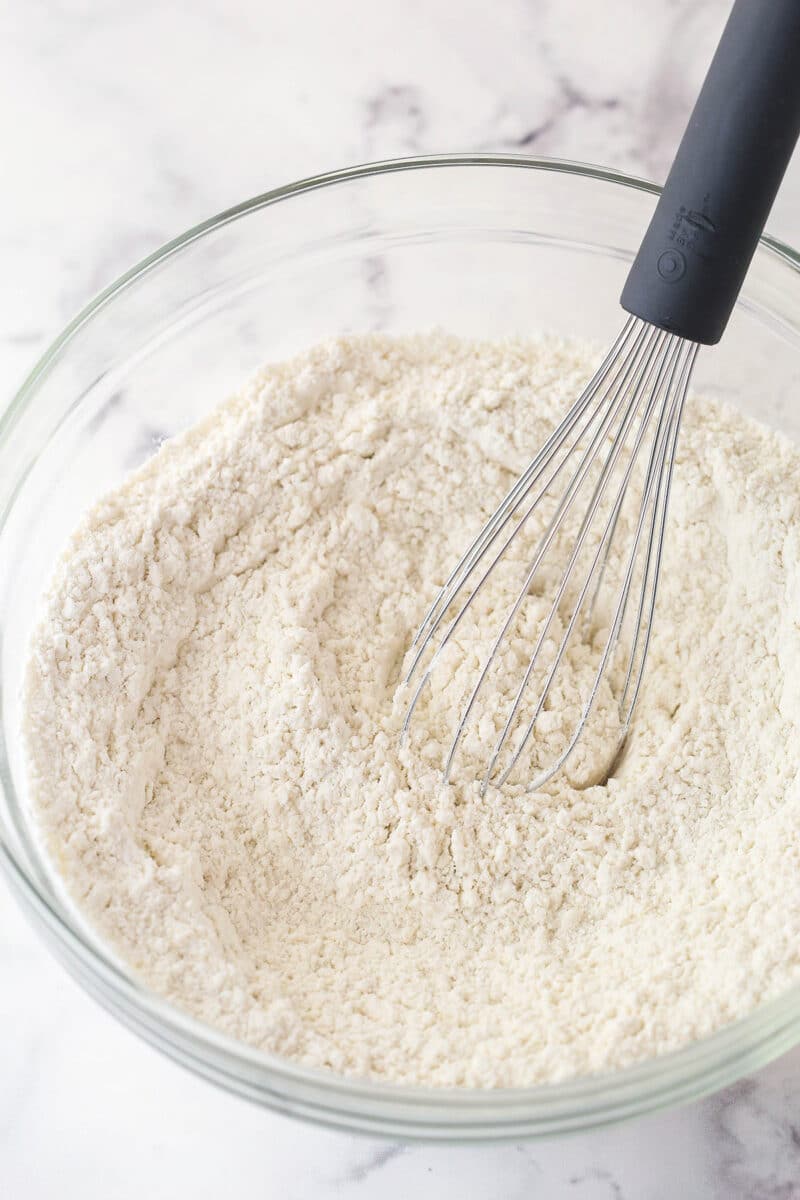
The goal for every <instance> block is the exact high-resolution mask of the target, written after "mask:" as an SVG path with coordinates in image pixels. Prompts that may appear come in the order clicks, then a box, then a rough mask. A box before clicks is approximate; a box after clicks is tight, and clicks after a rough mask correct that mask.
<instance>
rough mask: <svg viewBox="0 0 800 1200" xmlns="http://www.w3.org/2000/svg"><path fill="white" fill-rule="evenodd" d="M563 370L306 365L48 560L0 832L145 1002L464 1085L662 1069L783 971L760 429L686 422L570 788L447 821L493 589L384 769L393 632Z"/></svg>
mask: <svg viewBox="0 0 800 1200" xmlns="http://www.w3.org/2000/svg"><path fill="white" fill-rule="evenodd" d="M594 365H595V362H594V355H593V353H592V351H591V350H589V349H588V348H586V347H583V346H581V345H579V344H572V343H565V342H559V341H556V340H532V341H530V342H503V343H472V342H464V341H459V340H457V339H455V338H452V337H448V336H445V335H435V336H434V335H432V336H420V337H413V338H407V339H400V340H390V339H388V338H384V337H378V336H370V337H363V338H352V339H343V340H339V341H335V342H331V343H329V344H327V345H324V346H321V347H317V348H315V349H313V350H310V351H309V352H308V353H307V354H305V355H304V356H302V357H301V358H298V359H296V360H295V361H293V362H290V363H287V364H284V365H277V366H270V367H267V368H266V369H264V370H263V371H262V372H261V373H260V374H259V375H258V376H257V377H256V378H255V379H254V380H253V381H252V382H251V383H249V384H248V385H247V386H246V387H245V388H244V389H243V391H242V392H241V393H240V394H239V395H238V396H237V397H235V398H234V399H232V400H230V401H229V402H228V403H227V404H225V405H223V406H222V407H221V408H220V409H219V410H218V411H217V412H216V413H214V414H213V415H212V416H211V417H210V418H209V419H207V420H206V421H204V422H203V423H202V424H201V425H199V426H198V427H197V428H195V429H193V430H192V431H191V432H189V433H188V434H186V435H184V436H182V437H179V438H176V439H175V440H174V441H172V442H171V443H168V444H167V445H165V446H164V447H163V448H162V449H161V450H160V451H159V453H158V454H157V455H156V456H155V457H154V458H153V459H152V460H151V461H150V462H149V463H148V464H147V465H146V466H145V467H144V468H143V469H142V470H140V471H138V472H136V473H135V474H134V475H133V476H132V477H131V478H130V479H129V480H128V481H127V483H126V484H125V485H124V486H123V487H122V488H121V489H120V490H119V491H117V492H115V493H113V494H112V495H110V496H108V497H107V498H106V499H105V500H103V501H102V502H101V503H100V504H98V505H97V507H96V508H95V509H94V510H93V511H92V512H91V513H90V514H89V516H88V517H87V519H86V520H85V521H84V523H83V525H82V526H81V528H80V529H79V530H78V532H77V533H76V534H75V536H74V538H73V539H72V541H71V543H70V545H69V547H68V549H67V552H66V554H65V555H64V557H63V558H62V560H61V562H60V563H59V565H58V568H57V572H56V575H55V579H54V581H53V584H52V588H51V590H50V593H49V596H48V598H47V602H46V611H45V613H44V616H43V620H42V622H41V624H40V625H39V627H38V630H37V632H36V634H35V637H34V640H33V647H32V657H31V662H30V667H29V673H28V681H27V696H26V726H25V734H26V741H27V748H28V756H29V764H30V784H31V792H32V798H33V803H34V806H35V809H36V812H37V813H38V815H39V818H40V820H41V824H42V827H43V831H44V835H45V838H46V841H47V845H48V848H49V851H50V853H51V855H52V857H53V860H54V862H55V864H56V866H57V869H58V871H59V872H60V874H61V875H62V877H63V879H64V881H65V883H66V885H67V887H68V888H69V890H70V892H71V894H72V895H73V896H74V898H75V900H76V901H77V902H78V904H79V905H80V906H81V908H82V909H83V910H84V911H85V913H86V914H87V916H88V918H89V919H90V920H91V922H92V923H93V924H94V926H95V927H96V928H97V930H98V931H99V933H100V934H101V935H102V936H103V937H105V938H106V939H107V940H108V942H109V943H110V944H111V946H112V947H113V948H114V949H115V951H116V952H117V954H118V955H120V956H121V957H122V958H123V959H124V960H125V961H126V962H127V963H128V964H129V965H130V968H131V969H132V970H133V971H134V972H135V973H136V975H137V976H138V977H140V978H141V979H142V980H143V981H144V982H145V983H147V984H148V985H150V986H151V987H152V988H154V989H155V990H156V991H158V992H159V993H161V994H163V995H164V996H166V997H168V998H169V999H170V1000H171V1001H173V1002H174V1003H175V1004H176V1005H179V1006H181V1007H182V1008H184V1009H186V1010H188V1011H189V1012H190V1013H192V1014H193V1015H194V1016H196V1017H199V1018H201V1019H202V1020H205V1021H207V1022H210V1023H212V1024H213V1025H216V1026H219V1027H220V1028H222V1029H224V1030H226V1031H227V1032H228V1033H229V1034H232V1035H234V1036H236V1037H238V1038H241V1039H244V1040H246V1041H248V1042H250V1043H252V1044H253V1045H255V1046H258V1047H262V1048H263V1049H265V1050H269V1051H275V1052H278V1053H280V1054H284V1055H288V1056H290V1057H292V1058H294V1059H297V1060H299V1061H300V1062H303V1063H306V1064H309V1065H313V1066H318V1067H330V1068H333V1069H334V1070H336V1071H342V1072H346V1073H348V1074H356V1075H369V1076H373V1077H376V1078H381V1079H389V1080H397V1081H404V1082H414V1083H427V1084H434V1085H465V1086H480V1087H491V1086H501V1085H503V1086H504V1085H524V1084H532V1083H535V1082H538V1081H543V1080H556V1079H562V1078H565V1077H568V1076H572V1075H576V1074H580V1073H585V1072H590V1071H595V1070H600V1069H607V1068H613V1067H619V1066H622V1065H624V1064H626V1063H629V1062H632V1061H634V1060H637V1059H642V1058H645V1057H647V1056H650V1055H654V1054H658V1053H661V1052H663V1051H666V1050H669V1049H672V1048H674V1047H677V1046H679V1045H681V1044H683V1043H685V1042H687V1041H688V1040H690V1039H692V1038H696V1037H699V1036H701V1035H703V1034H706V1033H709V1032H710V1031H712V1030H714V1029H716V1028H718V1027H719V1026H721V1025H723V1024H725V1023H726V1022H728V1021H730V1020H731V1019H733V1018H735V1017H737V1016H739V1015H741V1014H743V1013H746V1012H747V1011H749V1010H750V1009H752V1008H753V1007H754V1006H755V1005H757V1004H759V1003H760V1002H762V1001H763V1000H765V999H766V998H768V997H770V996H773V995H775V994H776V993H778V992H780V991H781V989H783V988H786V987H787V986H788V985H789V984H790V983H791V982H793V981H795V980H797V979H798V977H800V950H798V941H797V930H798V929H799V928H800V886H799V882H800V840H799V839H798V837H797V830H798V827H800V781H799V780H798V768H799V767H800V749H798V747H800V740H799V739H800V626H798V617H797V613H798V599H797V597H798V596H800V537H799V536H798V531H799V530H800V511H799V510H800V493H799V492H798V484H797V481H798V479H800V452H798V451H797V450H796V449H794V448H793V447H791V446H790V445H789V443H788V442H786V441H784V440H782V439H779V438H778V437H777V436H776V435H774V434H772V433H770V432H769V431H767V430H766V429H765V428H762V427H760V426H758V425H756V424H753V423H751V422H748V421H746V420H745V419H744V418H743V417H741V416H740V415H738V414H737V413H736V412H734V411H733V410H732V409H728V408H726V407H723V406H720V405H718V404H716V403H712V402H710V401H702V402H701V401H695V400H690V402H689V405H688V407H687V412H686V416H685V420H684V427H683V429H682V434H681V440H680V443H679V452H678V462H677V467H676V473H675V480H674V488H673V499H672V505H671V520H670V528H669V536H668V543H667V550H666V559H665V563H664V568H663V579H662V587H661V592H660V596H659V611H658V620H657V626H656V632H655V635H654V638H653V642H652V647H651V650H650V657H649V660H648V672H647V676H646V680H645V685H644V688H643V691H642V694H641V697H640V700H639V705H638V708H637V719H636V722H635V727H634V733H633V736H632V739H631V742H630V745H629V747H628V750H627V752H626V755H625V757H624V759H623V761H622V762H621V764H620V765H619V767H618V768H617V769H616V770H615V771H614V773H613V775H612V777H611V778H610V779H609V780H608V782H607V783H606V784H604V785H602V786H589V787H586V786H581V787H576V786H573V784H574V783H575V782H576V781H575V780H574V779H572V780H570V778H569V777H567V778H566V779H565V778H562V779H561V780H559V781H557V782H554V783H552V784H550V785H548V786H547V787H546V788H545V789H544V790H542V791H541V792H537V793H534V794H528V793H526V792H525V790H524V786H523V784H522V783H520V782H517V783H515V784H513V785H512V786H508V787H507V788H506V789H504V790H503V791H502V792H496V791H492V792H490V793H488V794H487V796H486V797H484V798H481V797H480V795H479V791H478V786H477V783H476V782H475V781H476V779H477V778H478V777H479V774H480V772H481V768H482V766H483V764H485V762H486V749H487V747H490V745H491V742H492V740H493V738H494V737H496V734H497V732H498V729H499V727H500V725H501V717H502V715H503V714H502V712H501V710H500V708H499V706H497V705H494V706H492V705H489V706H488V707H486V708H485V709H484V711H483V713H482V716H481V719H480V721H478V722H477V723H476V728H475V732H474V733H473V734H472V735H471V737H470V738H468V739H466V741H465V745H464V748H463V753H462V755H461V756H460V760H459V767H458V770H457V772H456V775H455V778H454V782H453V784H452V785H451V786H449V787H447V788H444V789H443V788H442V787H441V786H440V773H441V766H442V757H443V752H444V750H445V747H446V744H447V742H448V741H449V738H450V736H451V735H452V732H453V729H454V726H455V724H456V721H457V717H458V713H459V711H460V708H461V705H462V703H463V697H464V688H465V686H466V682H467V680H474V671H475V666H476V663H477V653H478V648H479V646H480V645H481V644H482V642H481V638H484V637H485V635H486V633H487V628H486V621H487V620H488V622H489V628H488V632H489V633H492V632H494V630H495V629H496V627H497V618H496V616H494V615H493V605H494V604H495V600H493V599H492V597H491V596H489V597H488V598H487V599H486V602H485V605H484V607H483V608H481V607H480V606H476V613H475V617H474V620H471V621H470V622H468V623H466V624H465V628H464V630H463V631H462V636H461V637H460V639H459V641H458V643H457V645H456V646H455V647H454V648H453V649H452V650H451V651H450V655H451V658H450V662H449V663H448V669H447V672H446V673H445V675H444V676H442V677H441V678H440V679H439V681H438V684H437V686H436V687H435V688H433V689H431V691H430V693H429V694H427V695H426V698H425V700H424V702H423V704H422V706H421V709H420V712H419V714H418V718H417V721H416V722H415V731H414V736H413V737H412V738H411V739H410V740H409V742H408V743H407V744H406V746H405V747H404V748H402V749H401V748H400V746H399V742H398V727H399V722H400V718H401V716H402V711H403V704H404V703H405V700H406V697H403V698H402V701H401V700H400V699H398V697H397V694H396V693H397V685H398V680H399V677H400V670H401V665H402V662H403V657H404V654H405V652H406V650H407V647H408V643H409V640H410V637H411V635H412V633H413V630H414V629H415V628H416V626H417V624H418V622H419V620H420V618H421V616H422V613H423V611H424V608H425V607H426V605H427V603H428V602H429V601H430V599H431V598H432V596H433V594H434V591H435V588H436V586H438V585H439V584H441V583H442V582H443V578H444V576H445V575H446V573H447V572H448V571H449V569H450V567H451V566H452V564H453V563H454V562H455V561H456V559H457V558H458V557H459V555H460V554H461V552H462V550H463V549H464V547H465V545H466V544H467V543H468V542H469V540H471V537H472V536H473V535H474V533H475V531H476V530H477V529H478V528H480V526H481V524H482V522H483V521H484V519H485V518H486V517H487V516H488V514H489V513H490V512H491V510H492V509H493V508H494V506H495V505H496V503H497V502H498V500H499V498H500V497H501V496H502V495H503V494H504V493H505V491H506V490H507V488H508V486H509V485H510V483H511V482H512V480H513V478H514V477H515V476H516V475H517V473H518V472H519V471H520V470H522V468H523V467H524V466H525V465H526V464H527V462H528V459H529V456H530V454H531V452H532V451H533V450H534V449H535V448H536V447H537V446H538V445H539V444H541V442H542V441H543V440H544V438H545V437H546V435H547V433H548V432H549V430H550V429H551V428H552V426H553V424H554V422H555V420H556V418H557V416H558V415H559V414H561V413H562V412H563V410H564V409H565V408H566V406H567V405H568V403H569V402H571V400H572V399H573V398H574V397H575V396H576V395H577V394H578V392H579V390H580V388H581V385H582V383H583V382H584V381H585V379H586V378H587V377H588V375H589V374H590V373H591V370H592V369H593V367H594ZM542 611H543V610H542ZM537 619H538V617H537V613H536V611H534V613H533V616H532V617H531V621H532V625H531V631H532V630H533V629H534V627H535V625H536V621H537ZM529 650H530V642H529V640H525V638H523V639H522V642H521V644H520V645H519V646H518V647H517V648H516V650H513V651H510V653H512V654H516V655H517V656H518V657H519V658H520V660H521V661H523V662H524V655H525V654H527V653H529ZM508 666H509V670H511V668H512V667H513V668H514V671H516V678H517V679H518V678H519V666H518V664H517V663H516V660H515V661H514V662H511V663H509V664H508ZM567 666H568V669H567V672H566V675H565V679H566V682H565V684H564V687H565V689H566V690H565V691H564V692H563V693H562V694H560V696H559V697H557V698H556V699H557V701H558V703H557V704H556V705H555V706H554V711H555V716H554V717H553V720H556V721H557V720H558V719H559V718H558V713H559V712H560V711H561V710H562V709H567V708H569V705H570V704H571V703H572V702H573V701H572V699H571V698H570V694H569V689H570V682H569V681H570V670H572V669H574V670H576V671H577V670H579V669H580V664H579V663H578V662H577V661H576V663H574V664H572V667H570V665H569V664H567ZM448 681H449V682H448ZM604 706H605V707H604ZM601 709H602V710H603V711H605V712H606V713H609V712H611V706H610V705H607V704H605V701H603V702H602V703H601ZM601 732H602V731H601ZM587 753H589V755H590V757H591V753H592V747H591V746H589V748H588V751H587ZM578 782H580V781H578ZM583 782H584V783H585V781H583Z"/></svg>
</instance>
